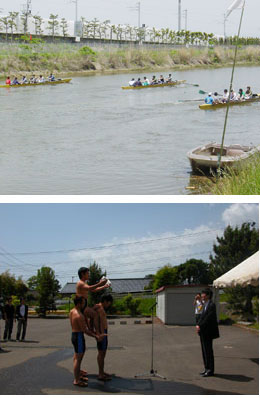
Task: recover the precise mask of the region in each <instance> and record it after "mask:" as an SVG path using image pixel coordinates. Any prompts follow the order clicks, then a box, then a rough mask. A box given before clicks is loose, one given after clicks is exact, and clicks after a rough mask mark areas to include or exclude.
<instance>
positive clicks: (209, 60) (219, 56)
mask: <svg viewBox="0 0 260 398" xmlns="http://www.w3.org/2000/svg"><path fill="white" fill-rule="evenodd" d="M233 55H234V50H233V49H227V48H223V47H215V48H179V49H160V48H157V49H143V48H140V49H135V48H128V49H110V50H108V49H105V48H104V49H98V50H92V49H90V48H89V47H81V48H80V47H78V46H76V45H73V44H60V43H57V44H55V43H53V44H46V43H40V44H17V43H14V44H0V74H1V76H5V75H7V74H10V75H14V74H18V75H19V74H21V73H23V72H35V73H40V72H41V73H47V72H54V73H56V74H64V73H65V74H66V73H67V74H68V73H70V74H71V73H75V74H76V73H89V72H93V71H100V72H109V71H127V70H142V69H153V70H156V69H157V70H158V69H162V68H170V69H173V70H174V69H175V70H178V69H185V68H196V67H214V68H216V67H223V66H228V65H230V64H231V63H232V60H233ZM237 64H238V65H256V64H257V65H260V48H259V47H245V48H243V49H239V51H238V62H237Z"/></svg>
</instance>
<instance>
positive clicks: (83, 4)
mask: <svg viewBox="0 0 260 398" xmlns="http://www.w3.org/2000/svg"><path fill="white" fill-rule="evenodd" d="M23 3H26V0H2V1H1V3H0V7H2V8H3V13H7V12H8V11H12V10H13V11H15V10H16V11H19V10H20V9H21V4H23ZM136 3H137V1H135V0H78V8H79V15H81V16H84V17H86V18H87V20H91V19H93V18H95V17H96V18H98V19H99V20H101V21H103V20H107V19H109V20H111V22H112V23H115V24H119V23H120V24H125V23H129V24H131V25H137V12H136V11H133V10H131V9H130V8H129V7H134V6H135V5H136ZM231 3H232V0H217V1H214V0H182V9H183V10H184V9H187V10H188V29H189V30H192V31H205V32H208V33H210V32H213V33H215V34H220V35H223V20H224V13H225V12H226V9H227V8H228V6H229V5H230V4H231ZM74 10H75V4H74V3H72V2H70V0H55V1H54V0H32V12H33V14H37V13H39V14H40V15H41V16H42V17H44V18H48V17H49V14H50V13H54V14H58V15H59V17H65V18H66V19H74V15H75V11H74ZM259 15H260V0H246V9H245V17H244V23H243V27H242V35H244V36H258V37H259V36H260V18H259ZM239 16H240V11H238V10H236V11H234V12H233V13H232V14H231V15H230V17H229V19H228V22H227V34H228V35H234V34H236V33H237V29H238V22H239ZM141 23H144V24H146V25H147V26H150V27H153V26H155V27H158V28H160V27H169V28H171V29H175V30H176V29H177V26H178V0H161V1H158V0H141ZM182 26H183V27H184V18H183V21H182Z"/></svg>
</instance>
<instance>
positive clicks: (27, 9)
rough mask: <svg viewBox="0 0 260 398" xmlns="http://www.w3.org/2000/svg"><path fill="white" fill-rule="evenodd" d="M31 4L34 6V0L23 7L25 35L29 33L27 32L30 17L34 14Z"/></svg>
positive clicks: (28, 1) (28, 0)
mask: <svg viewBox="0 0 260 398" xmlns="http://www.w3.org/2000/svg"><path fill="white" fill-rule="evenodd" d="M31 4H32V0H27V2H26V4H23V6H22V7H23V8H22V10H23V13H24V15H25V30H26V32H25V33H27V31H28V17H29V15H30V14H31V13H32V10H31Z"/></svg>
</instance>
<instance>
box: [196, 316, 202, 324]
mask: <svg viewBox="0 0 260 398" xmlns="http://www.w3.org/2000/svg"><path fill="white" fill-rule="evenodd" d="M200 318H201V314H196V315H195V319H196V325H198V323H199V320H200Z"/></svg>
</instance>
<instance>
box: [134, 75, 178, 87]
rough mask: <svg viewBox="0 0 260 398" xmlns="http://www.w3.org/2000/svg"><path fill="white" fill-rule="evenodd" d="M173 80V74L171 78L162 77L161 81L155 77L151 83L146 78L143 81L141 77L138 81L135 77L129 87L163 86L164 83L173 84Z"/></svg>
mask: <svg viewBox="0 0 260 398" xmlns="http://www.w3.org/2000/svg"><path fill="white" fill-rule="evenodd" d="M172 81H173V80H172V75H171V73H170V74H169V76H168V77H167V78H166V79H164V77H163V75H160V77H159V79H157V78H156V76H153V77H152V79H151V81H150V80H149V79H148V78H147V77H146V76H145V77H144V80H143V81H141V79H140V77H139V78H138V79H137V80H136V79H135V78H134V77H133V79H132V80H130V82H129V86H131V87H138V86H151V85H154V84H163V83H171V82H172Z"/></svg>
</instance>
